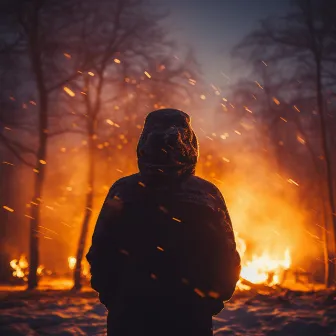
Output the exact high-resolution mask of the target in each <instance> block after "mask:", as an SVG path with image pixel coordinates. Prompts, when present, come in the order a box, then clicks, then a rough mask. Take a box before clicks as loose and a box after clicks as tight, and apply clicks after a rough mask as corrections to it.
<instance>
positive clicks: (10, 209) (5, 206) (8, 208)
mask: <svg viewBox="0 0 336 336" xmlns="http://www.w3.org/2000/svg"><path fill="white" fill-rule="evenodd" d="M3 208H4V209H5V210H7V211H9V212H14V209H12V208H10V207H8V206H7V205H4V206H3Z"/></svg>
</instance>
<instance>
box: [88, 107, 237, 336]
mask: <svg viewBox="0 0 336 336" xmlns="http://www.w3.org/2000/svg"><path fill="white" fill-rule="evenodd" d="M137 154H138V166H139V171H140V172H139V173H137V174H134V175H132V176H128V177H125V178H122V179H120V180H118V181H117V182H116V183H115V184H114V185H113V186H112V187H111V189H110V191H109V193H108V195H107V197H106V200H105V202H104V205H103V207H102V210H101V213H100V215H99V218H98V221H97V224H96V227H95V231H94V234H93V237H92V246H91V248H90V251H89V253H88V255H87V259H88V261H89V263H90V265H91V274H92V279H91V284H92V287H93V288H94V289H95V290H96V291H97V292H98V293H99V297H100V300H101V302H102V303H103V304H104V305H105V306H106V307H107V309H108V310H109V319H108V320H109V321H110V322H109V323H111V325H112V326H109V328H110V327H111V329H113V330H114V332H113V333H111V335H116V336H118V335H125V336H126V335H128V334H129V333H131V329H129V331H128V332H127V330H128V328H130V325H129V323H128V322H127V321H128V319H131V320H132V319H135V320H134V321H135V322H134V323H137V325H138V327H137V329H135V330H136V331H135V334H136V335H142V331H141V330H143V332H144V335H166V334H167V335H180V334H181V335H182V334H186V332H187V331H188V333H189V334H190V335H211V317H212V315H215V314H217V313H218V312H219V311H220V310H221V309H222V308H223V301H226V300H229V299H230V297H231V296H232V294H233V292H234V289H235V285H236V282H237V280H238V278H239V273H240V258H239V254H238V253H237V251H236V245H235V240H234V234H233V230H232V225H231V221H230V217H229V214H228V211H227V207H226V205H225V201H224V199H223V196H222V195H221V193H220V191H219V190H218V189H217V187H216V186H214V185H213V184H212V183H210V182H208V181H205V180H203V179H201V178H199V177H196V176H194V173H195V166H196V162H197V158H198V142H197V138H196V136H195V134H194V132H193V130H192V128H191V125H190V118H189V116H188V115H187V114H185V113H183V112H181V111H178V110H171V109H165V110H159V111H155V112H152V113H150V114H149V115H148V116H147V118H146V121H145V125H144V129H143V132H142V135H141V137H140V140H139V144H138V149H137ZM162 324H166V326H164V325H162ZM181 325H182V326H181ZM160 326H161V328H163V329H164V330H161V331H159V332H154V331H153V330H154V329H155V328H160ZM191 328H193V329H191ZM150 330H152V331H151V332H152V333H150ZM191 330H194V331H191ZM202 330H204V332H203V331H202ZM188 333H187V334H188Z"/></svg>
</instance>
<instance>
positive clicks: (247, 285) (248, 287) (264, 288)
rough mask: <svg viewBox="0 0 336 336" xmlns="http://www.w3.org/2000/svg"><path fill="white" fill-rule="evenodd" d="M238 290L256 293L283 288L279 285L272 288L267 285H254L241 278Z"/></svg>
mask: <svg viewBox="0 0 336 336" xmlns="http://www.w3.org/2000/svg"><path fill="white" fill-rule="evenodd" d="M238 288H239V289H241V290H254V291H267V292H270V291H274V290H276V289H279V288H281V287H280V286H279V285H276V287H275V286H270V285H268V284H266V283H253V282H251V281H249V280H247V279H244V278H242V277H241V278H240V280H239V283H238Z"/></svg>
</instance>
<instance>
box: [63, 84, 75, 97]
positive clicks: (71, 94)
mask: <svg viewBox="0 0 336 336" xmlns="http://www.w3.org/2000/svg"><path fill="white" fill-rule="evenodd" d="M63 90H64V91H65V92H66V93H67V94H68V95H69V96H70V97H75V93H74V92H73V91H72V90H71V89H69V88H68V87H67V86H64V88H63Z"/></svg>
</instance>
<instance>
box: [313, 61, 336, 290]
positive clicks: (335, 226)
mask: <svg viewBox="0 0 336 336" xmlns="http://www.w3.org/2000/svg"><path fill="white" fill-rule="evenodd" d="M321 76H322V74H321V62H320V60H316V91H317V106H318V110H319V116H320V127H321V138H322V153H323V157H324V162H325V171H326V176H325V183H324V185H325V186H326V188H325V189H326V192H327V195H328V203H329V204H328V207H327V209H328V212H327V215H328V216H327V217H328V218H326V223H329V218H330V219H331V221H330V225H329V227H327V231H326V242H327V245H328V246H327V249H328V254H329V255H328V265H327V269H328V276H327V282H326V285H327V287H328V288H329V287H332V286H334V285H335V264H334V258H335V241H336V236H335V233H336V207H335V195H334V188H333V175H332V165H331V158H330V150H329V136H328V132H327V129H326V124H327V118H326V115H325V111H324V104H323V93H322V79H321Z"/></svg>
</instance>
